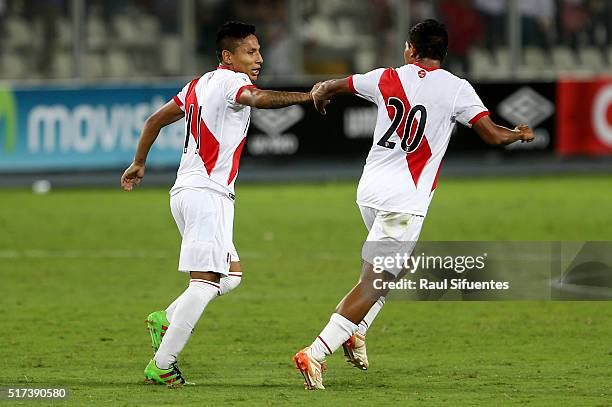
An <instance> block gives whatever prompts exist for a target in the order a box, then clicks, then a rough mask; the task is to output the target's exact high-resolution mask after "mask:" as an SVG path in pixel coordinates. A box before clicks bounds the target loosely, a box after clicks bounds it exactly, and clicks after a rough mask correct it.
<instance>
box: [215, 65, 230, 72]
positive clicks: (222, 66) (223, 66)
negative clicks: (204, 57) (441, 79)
mask: <svg viewBox="0 0 612 407" xmlns="http://www.w3.org/2000/svg"><path fill="white" fill-rule="evenodd" d="M217 69H227V70H228V71H233V69H232V68H230V67H229V66H225V65H219V66H218V67H217Z"/></svg>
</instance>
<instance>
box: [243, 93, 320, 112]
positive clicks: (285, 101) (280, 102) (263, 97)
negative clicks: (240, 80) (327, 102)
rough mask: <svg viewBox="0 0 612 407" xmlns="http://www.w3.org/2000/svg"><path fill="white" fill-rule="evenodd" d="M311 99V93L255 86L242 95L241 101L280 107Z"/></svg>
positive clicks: (268, 106) (269, 107)
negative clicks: (281, 90)
mask: <svg viewBox="0 0 612 407" xmlns="http://www.w3.org/2000/svg"><path fill="white" fill-rule="evenodd" d="M311 101H312V98H311V96H310V93H302V92H280V91H274V90H263V89H255V88H253V89H246V90H245V91H244V92H243V93H242V94H241V95H240V103H242V104H244V105H248V106H253V107H256V108H259V109H278V108H281V107H287V106H291V105H295V104H298V103H308V102H311Z"/></svg>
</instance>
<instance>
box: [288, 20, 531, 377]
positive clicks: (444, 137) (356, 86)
mask: <svg viewBox="0 0 612 407" xmlns="http://www.w3.org/2000/svg"><path fill="white" fill-rule="evenodd" d="M447 48H448V34H447V32H446V28H445V27H444V25H442V24H440V23H438V22H437V21H435V20H426V21H424V22H422V23H419V24H417V25H415V26H414V27H413V28H412V29H411V30H410V38H409V41H407V42H406V49H405V51H404V60H405V62H406V65H404V66H402V67H400V68H386V69H384V68H381V69H376V70H373V71H371V72H368V73H366V74H363V75H352V76H349V77H348V78H345V79H339V80H331V81H327V82H324V83H323V84H322V85H321V86H320V87H319V88H318V89H317V90H316V91H315V92H314V94H313V96H314V103H315V107H316V108H317V110H319V111H320V112H321V113H322V114H325V106H326V104H327V103H329V101H330V99H331V98H332V97H333V96H335V95H337V94H343V93H344V94H348V93H352V94H355V95H357V96H360V97H362V98H364V99H367V100H369V101H371V102H373V103H375V104H376V105H377V107H378V114H377V120H376V127H375V130H374V138H373V143H372V148H371V149H370V153H369V154H368V157H367V160H366V164H365V167H364V169H363V174H362V176H361V180H360V181H359V186H358V189H357V204H358V205H359V210H360V211H361V215H362V218H363V221H364V223H365V225H366V227H367V229H368V236H367V238H366V243H365V244H364V247H363V250H362V258H363V268H362V271H361V274H360V279H359V282H358V283H357V285H356V286H355V287H354V288H353V289H352V290H351V291H350V292H349V293H348V294H347V295H346V296H345V297H344V298H343V299H342V301H341V302H340V304H338V306H337V308H336V310H335V312H334V313H333V314H332V316H331V318H330V320H329V323H328V324H327V325H326V326H325V328H324V329H323V331H321V333H320V334H319V335H318V336H317V337H316V338H315V340H314V341H313V342H312V344H311V345H310V346H308V347H306V348H304V349H303V350H301V351H299V352H297V353H296V354H295V356H294V357H293V361H294V363H295V365H296V367H297V369H298V370H300V372H301V373H302V375H303V376H304V380H305V383H306V385H305V387H306V388H307V389H324V388H325V387H324V386H323V378H322V374H323V372H324V371H325V358H326V357H327V356H329V355H331V354H332V353H333V352H334V351H335V350H336V349H338V348H339V347H340V346H342V347H343V348H344V353H345V356H346V358H347V360H348V361H349V362H350V363H352V364H353V365H354V366H355V367H357V368H359V369H361V370H367V369H368V367H369V362H368V358H367V354H366V347H365V335H366V332H367V330H368V328H369V327H370V326H371V325H372V322H373V321H374V319H375V318H376V316H377V315H378V312H379V311H380V310H381V308H382V307H383V305H384V303H385V296H386V294H387V292H388V289H387V288H385V287H388V285H387V286H385V284H384V282H391V281H395V280H396V279H397V278H399V277H400V276H401V275H402V273H404V272H405V270H403V269H402V267H401V266H399V265H398V266H393V267H389V266H385V268H384V271H381V270H375V269H374V267H373V264H374V263H375V262H376V259H381V258H382V259H391V260H393V258H395V255H396V254H399V255H400V256H402V258H403V256H404V255H410V254H411V253H412V250H413V249H414V245H415V244H416V241H417V240H418V238H419V234H420V232H421V227H422V225H423V220H424V218H425V215H426V214H427V209H428V207H429V204H430V202H431V198H432V196H433V193H434V191H435V189H436V182H437V179H438V175H439V173H440V168H441V166H442V158H443V156H444V153H445V152H446V148H447V146H448V143H449V140H450V136H451V133H452V131H453V127H454V126H455V123H456V122H459V123H461V124H464V125H467V126H471V127H473V128H474V129H475V130H476V132H477V133H478V135H479V136H480V137H482V138H483V139H484V140H485V141H486V142H488V143H490V144H496V145H504V144H510V143H513V142H515V141H518V140H521V141H527V142H529V141H531V140H533V137H534V136H533V132H532V131H531V129H529V128H528V127H527V126H518V127H517V128H516V129H514V130H510V129H507V128H504V127H501V126H498V125H496V124H494V123H493V122H492V121H491V119H490V117H489V112H488V110H487V109H486V108H485V106H484V105H483V103H482V101H481V100H480V98H479V97H478V95H477V94H476V92H475V91H474V89H473V88H472V86H471V85H470V84H469V83H468V82H467V81H465V80H463V79H460V78H458V77H456V76H455V75H453V74H452V73H450V72H448V71H446V70H444V69H441V68H440V65H441V62H442V60H443V59H444V57H445V55H446V52H447ZM377 281H378V283H377Z"/></svg>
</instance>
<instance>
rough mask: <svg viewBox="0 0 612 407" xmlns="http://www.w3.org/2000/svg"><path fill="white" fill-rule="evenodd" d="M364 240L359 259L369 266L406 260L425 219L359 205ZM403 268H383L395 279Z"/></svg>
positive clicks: (417, 238) (409, 214)
mask: <svg viewBox="0 0 612 407" xmlns="http://www.w3.org/2000/svg"><path fill="white" fill-rule="evenodd" d="M359 210H360V211H361V217H362V218H363V223H365V226H366V228H367V229H368V237H367V238H366V242H365V243H364V245H363V249H362V258H363V260H365V261H367V262H368V263H370V264H373V265H375V266H376V265H377V264H381V259H384V258H389V257H393V258H396V257H397V255H399V256H400V257H402V258H403V257H404V256H410V255H411V254H412V251H413V250H414V246H415V245H416V242H417V240H419V235H420V234H421V229H422V227H423V221H424V220H425V217H423V216H419V215H414V214H411V213H399V212H388V211H382V210H379V209H374V208H370V207H367V206H361V205H359ZM402 269H403V267H400V265H398V266H397V267H384V270H386V271H388V272H389V273H391V274H393V275H394V276H396V277H397V276H398V275H399V274H400V272H401V271H402Z"/></svg>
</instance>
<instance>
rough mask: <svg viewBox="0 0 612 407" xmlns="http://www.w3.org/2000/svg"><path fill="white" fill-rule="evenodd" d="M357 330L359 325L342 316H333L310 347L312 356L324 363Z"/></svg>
mask: <svg viewBox="0 0 612 407" xmlns="http://www.w3.org/2000/svg"><path fill="white" fill-rule="evenodd" d="M356 330H357V325H355V324H354V323H352V322H351V321H349V320H348V319H346V318H344V317H343V316H342V315H340V314H335V313H334V314H332V316H331V318H330V319H329V322H328V323H327V325H326V326H325V328H323V330H322V331H321V333H320V334H319V336H317V338H316V339H315V340H314V342H313V343H312V345H310V356H312V357H313V358H314V359H316V360H317V361H319V362H322V361H324V360H325V357H326V356H327V355H331V354H332V353H334V351H335V350H336V349H338V348H339V347H340V345H342V344H343V343H344V342H346V340H347V339H348V338H350V337H351V336H352V335H353V333H355V331H356Z"/></svg>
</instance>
